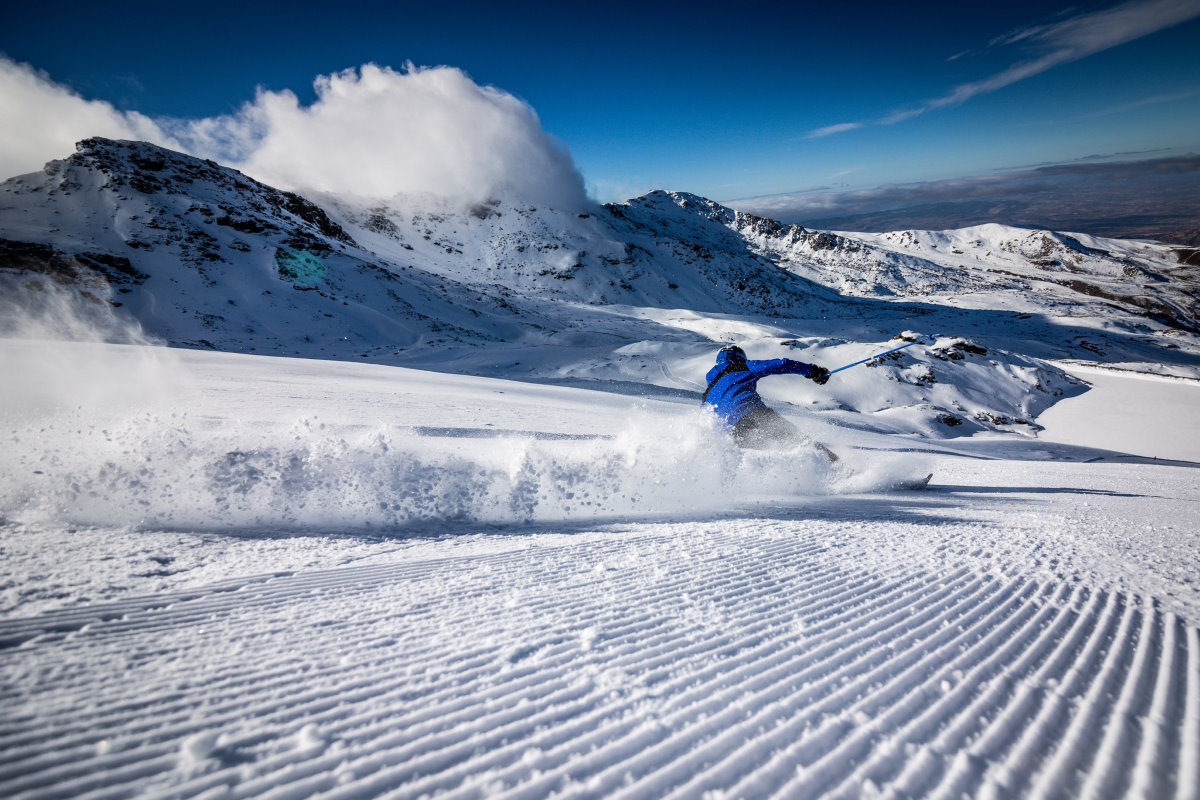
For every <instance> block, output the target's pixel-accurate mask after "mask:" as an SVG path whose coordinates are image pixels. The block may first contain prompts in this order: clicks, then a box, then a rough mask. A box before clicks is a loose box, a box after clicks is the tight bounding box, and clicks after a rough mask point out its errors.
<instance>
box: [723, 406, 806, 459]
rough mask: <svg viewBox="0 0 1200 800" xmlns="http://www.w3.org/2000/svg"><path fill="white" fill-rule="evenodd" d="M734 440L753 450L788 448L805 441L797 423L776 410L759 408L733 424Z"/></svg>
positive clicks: (739, 444) (741, 445)
mask: <svg viewBox="0 0 1200 800" xmlns="http://www.w3.org/2000/svg"><path fill="white" fill-rule="evenodd" d="M733 440H734V441H735V442H737V444H738V447H744V448H747V449H751V450H787V449H788V448H791V447H795V446H796V445H797V444H799V443H800V442H801V441H803V437H801V436H800V431H798V430H796V426H795V425H793V424H792V423H790V422H788V421H787V420H786V419H784V418H783V417H781V416H779V414H777V413H776V412H774V411H772V410H771V409H769V408H758V409H755V410H754V411H751V412H750V413H749V414H747V415H746V416H744V417H742V418H741V419H740V420H738V422H737V424H736V425H734V426H733Z"/></svg>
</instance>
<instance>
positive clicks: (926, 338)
mask: <svg viewBox="0 0 1200 800" xmlns="http://www.w3.org/2000/svg"><path fill="white" fill-rule="evenodd" d="M939 336H941V334H940V333H931V334H929V335H928V336H922V337H921V338H920V339H917V340H916V341H915V342H909V343H908V344H902V345H900V346H899V347H893V348H892V349H891V350H884V351H883V352H882V353H876V354H875V355H873V356H871V357H870V358H864V359H861V360H859V361H855V362H854V363H853V364H847V365H846V366H844V367H838V368H837V369H831V370H829V374H830V375H832V374H833V373H835V372H841V371H842V370H844V369H850V368H851V367H857V366H858V365H859V364H865V363H867V362H868V361H874V360H875V359H877V358H883V357H884V356H886V355H888V354H889V353H895V352H896V351H897V350H903V349H904V348H906V347H912V346H913V345H914V344H920V343H921V342H924V341H928V340H929V339H936V338H937V337H939Z"/></svg>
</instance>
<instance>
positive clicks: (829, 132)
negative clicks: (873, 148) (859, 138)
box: [804, 122, 862, 139]
mask: <svg viewBox="0 0 1200 800" xmlns="http://www.w3.org/2000/svg"><path fill="white" fill-rule="evenodd" d="M861 127H862V123H861V122H839V123H838V124H837V125H826V126H825V127H824V128H817V129H816V130H815V131H810V132H809V134H808V135H807V136H805V137H804V138H805V139H823V138H825V137H826V136H833V135H835V134H838V133H847V132H849V131H856V130H858V129H859V128H861Z"/></svg>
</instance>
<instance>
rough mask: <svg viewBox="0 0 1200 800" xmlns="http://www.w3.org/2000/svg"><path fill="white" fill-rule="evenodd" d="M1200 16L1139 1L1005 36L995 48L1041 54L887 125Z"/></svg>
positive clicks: (1191, 1)
mask: <svg viewBox="0 0 1200 800" xmlns="http://www.w3.org/2000/svg"><path fill="white" fill-rule="evenodd" d="M1197 16H1200V0H1137V1H1136V2H1131V3H1124V4H1122V5H1119V6H1115V7H1113V8H1110V9H1106V10H1104V11H1097V12H1095V13H1092V14H1084V15H1081V16H1077V17H1071V18H1069V19H1065V20H1062V21H1060V22H1055V23H1052V24H1049V25H1036V26H1031V27H1028V28H1025V29H1022V30H1018V31H1014V32H1012V33H1009V34H1006V35H1005V36H1004V37H1001V38H1000V39H999V40H997V41H995V42H994V44H995V45H998V46H999V45H1005V46H1007V45H1013V44H1017V43H1024V44H1028V45H1032V46H1034V47H1037V48H1038V49H1040V50H1041V51H1042V53H1041V55H1039V56H1038V57H1036V58H1033V59H1031V60H1028V61H1021V62H1018V63H1016V64H1013V65H1012V66H1011V67H1009V68H1008V69H1005V70H1003V71H1001V72H998V73H996V74H995V75H992V76H990V77H988V78H984V79H983V80H979V81H973V82H971V83H964V84H961V85H959V86H956V87H954V89H952V90H951V91H949V92H948V93H946V94H945V95H943V96H941V97H937V98H934V99H933V100H929V101H927V102H926V103H924V104H923V105H921V106H920V107H918V108H916V109H911V110H909V111H906V112H902V113H901V114H900V115H895V114H893V115H891V116H889V117H887V118H885V120H884V121H883V124H889V123H890V122H899V121H901V120H904V119H911V118H912V117H915V116H919V115H920V114H924V113H925V112H928V111H933V110H935V109H939V108H946V107H949V106H957V105H961V104H963V103H965V102H967V101H968V100H970V99H971V98H973V97H978V96H979V95H982V94H988V93H990V92H995V91H997V90H999V89H1003V88H1005V87H1007V86H1011V85H1013V84H1014V83H1018V82H1020V81H1023V80H1026V79H1027V78H1032V77H1033V76H1035V75H1040V74H1042V73H1043V72H1046V71H1047V70H1051V69H1054V68H1055V67H1058V66H1062V65H1063V64H1070V63H1072V62H1074V61H1079V60H1080V59H1083V58H1087V57H1088V56H1092V55H1095V54H1097V53H1101V52H1104V51H1105V50H1109V49H1111V48H1113V47H1117V46H1119V45H1122V44H1126V43H1127V42H1132V41H1134V40H1136V39H1140V38H1142V37H1143V36H1149V35H1150V34H1152V33H1157V32H1158V31H1161V30H1165V29H1167V28H1171V27H1174V26H1175V25H1178V24H1180V23H1182V22H1187V21H1188V20H1190V19H1193V18H1194V17H1197Z"/></svg>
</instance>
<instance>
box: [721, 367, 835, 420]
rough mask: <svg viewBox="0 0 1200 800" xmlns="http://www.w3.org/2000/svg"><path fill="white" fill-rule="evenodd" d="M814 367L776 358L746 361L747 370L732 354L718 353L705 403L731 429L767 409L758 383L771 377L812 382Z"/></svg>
mask: <svg viewBox="0 0 1200 800" xmlns="http://www.w3.org/2000/svg"><path fill="white" fill-rule="evenodd" d="M812 374H813V365H812V364H806V363H804V362H803V361H793V360H792V359H790V358H772V359H768V360H766V361H749V360H748V361H746V362H744V368H743V366H742V365H739V364H738V360H737V359H734V358H731V357H730V356H729V354H728V353H724V352H722V353H718V354H717V363H716V366H714V367H713V368H712V369H710V370H709V371H708V375H707V376H705V379H706V380H707V381H708V390H707V391H706V392H705V398H704V402H705V403H707V404H708V405H710V406H712V407H713V409H714V410H715V411H716V412H717V416H718V417H720V419H721V422H722V424H723V425H724V426H725V427H726V428H727V429H732V428H733V427H734V426H735V425H737V424H738V423H739V422H741V421H742V420H743V419H745V418H746V416H747V415H749V414H751V413H754V412H755V411H759V410H762V409H765V408H766V407H767V405H766V403H764V402H763V401H762V398H761V397H759V396H758V381H759V379H761V378H765V377H767V376H768V375H800V376H801V377H804V378H811V377H812Z"/></svg>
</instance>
